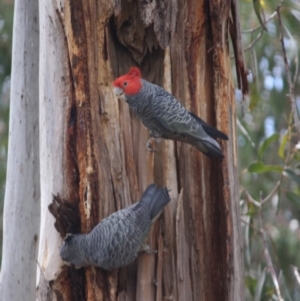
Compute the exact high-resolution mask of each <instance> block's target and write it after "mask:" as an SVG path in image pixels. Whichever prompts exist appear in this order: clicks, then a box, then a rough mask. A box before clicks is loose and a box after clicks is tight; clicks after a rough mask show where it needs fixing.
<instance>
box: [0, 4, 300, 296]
mask: <svg viewBox="0 0 300 301" xmlns="http://www.w3.org/2000/svg"><path fill="white" fill-rule="evenodd" d="M279 5H280V9H279V10H278V6H279ZM276 10H278V11H279V13H280V16H281V20H282V25H281V26H280V24H279V19H278V14H277V13H276ZM240 17H241V18H240V20H241V26H242V28H243V30H244V32H243V44H244V48H245V58H246V62H247V66H248V68H249V70H251V73H250V74H249V76H248V79H249V82H250V94H249V95H248V96H246V97H245V98H244V99H243V97H242V95H241V92H240V91H238V90H237V91H236V100H237V112H238V117H237V128H238V141H237V142H238V148H239V169H240V184H241V189H240V191H241V201H240V204H241V211H242V230H243V237H244V254H245V289H246V298H247V300H255V301H256V300H281V299H284V300H300V276H299V273H298V269H297V268H296V267H297V266H298V267H300V252H299V250H300V229H299V220H300V161H299V160H300V151H299V149H300V142H299V131H297V128H296V127H295V122H294V116H295V112H292V108H293V106H292V104H293V103H294V104H295V106H296V109H297V114H298V115H299V114H300V76H299V73H298V68H299V60H298V57H299V43H300V35H299V28H300V3H299V1H298V0H286V1H282V2H280V1H274V0H261V1H259V0H253V2H252V1H250V0H241V1H240ZM12 23H13V1H12V0H0V212H2V211H3V199H4V189H5V173H6V159H7V140H8V115H9V87H10V69H11V43H12ZM263 27H265V28H266V30H262V28H263ZM281 31H282V35H283V41H284V46H285V50H286V58H287V61H288V66H289V69H290V72H287V71H286V64H285V62H284V55H283V49H282V44H281V41H280V32H281ZM233 61H234V60H232V62H233ZM232 70H233V71H232V73H233V74H235V69H234V65H233V69H232ZM288 74H290V76H291V79H292V87H291V85H290V86H289V84H288V80H287V79H288ZM291 88H292V90H293V91H292V92H293V95H294V102H293V97H290V96H288V94H290V92H291ZM0 216H1V221H0V233H1V235H0V238H1V242H0V243H1V244H2V214H0ZM1 251H2V248H1V249H0V252H1ZM0 258H1V254H0ZM297 277H298V279H297Z"/></svg>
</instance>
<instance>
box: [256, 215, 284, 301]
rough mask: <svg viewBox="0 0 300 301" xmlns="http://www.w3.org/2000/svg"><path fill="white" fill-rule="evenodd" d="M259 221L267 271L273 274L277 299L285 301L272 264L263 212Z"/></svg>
mask: <svg viewBox="0 0 300 301" xmlns="http://www.w3.org/2000/svg"><path fill="white" fill-rule="evenodd" d="M259 221H260V233H261V237H262V240H263V245H264V256H265V259H266V262H267V266H268V267H267V270H268V272H269V273H270V274H271V277H272V281H273V284H274V286H275V289H276V292H277V297H278V300H279V301H283V298H282V296H281V292H280V286H279V282H278V277H277V275H276V271H275V268H274V265H273V262H272V258H271V255H270V253H269V249H268V241H267V237H266V232H265V230H264V229H263V222H262V212H261V211H260V212H259Z"/></svg>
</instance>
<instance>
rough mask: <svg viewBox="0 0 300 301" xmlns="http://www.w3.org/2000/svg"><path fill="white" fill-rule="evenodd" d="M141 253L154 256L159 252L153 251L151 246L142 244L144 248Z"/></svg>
mask: <svg viewBox="0 0 300 301" xmlns="http://www.w3.org/2000/svg"><path fill="white" fill-rule="evenodd" d="M140 252H145V253H147V254H154V253H157V250H152V249H151V247H150V246H149V245H147V244H142V246H141V248H140Z"/></svg>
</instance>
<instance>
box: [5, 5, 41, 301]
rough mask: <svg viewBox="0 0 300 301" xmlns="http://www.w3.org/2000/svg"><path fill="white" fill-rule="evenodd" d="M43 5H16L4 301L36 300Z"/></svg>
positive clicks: (6, 191)
mask: <svg viewBox="0 0 300 301" xmlns="http://www.w3.org/2000/svg"><path fill="white" fill-rule="evenodd" d="M38 19H39V17H38V1H29V0H25V1H23V0H17V1H15V13H14V28H13V61H12V76H11V97H10V99H11V102H10V122H9V145H8V162H7V177H6V190H5V201H4V225H3V226H4V231H3V232H4V237H3V257H2V267H1V276H0V299H1V300H8V301H10V300H34V299H35V291H36V290H35V288H36V259H37V245H38V237H39V223H40V180H39V178H40V177H39V146H38V143H39V122H38V109H39V105H38V66H39V57H38V53H39V33H38V30H39V23H38Z"/></svg>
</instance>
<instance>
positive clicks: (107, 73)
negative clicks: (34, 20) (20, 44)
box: [4, 0, 246, 301]
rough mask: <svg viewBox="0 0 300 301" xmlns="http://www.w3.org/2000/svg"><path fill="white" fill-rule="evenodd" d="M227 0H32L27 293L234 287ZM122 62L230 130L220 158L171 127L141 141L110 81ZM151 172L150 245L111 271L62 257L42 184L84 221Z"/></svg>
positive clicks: (118, 201)
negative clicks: (35, 237)
mask: <svg viewBox="0 0 300 301" xmlns="http://www.w3.org/2000/svg"><path fill="white" fill-rule="evenodd" d="M236 4H237V3H236V2H235V1H234V0H232V1H227V2H226V1H221V2H219V1H217V0H210V1H205V0H190V1H189V2H186V1H184V0H172V1H157V0H153V1H138V0H132V1H126V0H118V1H117V0H115V1H113V0H98V1H95V0H78V1H64V2H63V1H58V0H57V1H50V0H48V1H41V2H40V7H39V19H40V29H39V34H40V51H39V55H40V56H39V62H40V67H39V81H38V82H39V124H40V126H39V137H40V139H39V150H40V191H41V224H40V234H39V236H40V241H39V254H38V266H37V277H36V283H37V299H38V300H66V301H67V300H89V301H95V300H143V301H148V300H149V301H150V300H151V301H152V300H156V301H158V300H180V301H186V300H210V301H215V300H218V301H219V300H230V301H231V300H232V301H233V300H234V301H236V300H243V299H244V298H243V282H244V279H243V278H244V277H243V260H242V252H241V236H240V215H239V195H238V189H239V184H238V178H237V153H236V138H235V137H236V134H235V99H234V86H233V81H232V75H231V66H230V58H229V45H228V43H229V41H228V39H229V38H228V35H229V28H230V29H231V30H230V34H231V36H232V37H233V39H234V45H233V46H234V47H233V48H234V50H235V54H236V57H238V58H240V59H239V60H237V61H238V65H237V71H238V72H241V73H242V74H241V73H238V74H240V77H241V78H242V83H244V77H245V72H243V59H242V52H241V51H240V50H241V48H240V46H239V45H240V40H239V38H240V36H239V26H238V22H237V18H236V13H235V12H236V11H237V7H236ZM230 11H231V14H230ZM132 65H138V66H139V67H140V68H141V70H142V74H143V77H144V78H145V79H147V80H149V81H150V82H153V83H156V84H158V85H161V86H163V87H165V89H167V90H168V91H170V92H171V93H173V94H174V95H175V96H176V97H177V98H178V99H179V100H180V101H181V102H182V103H183V104H184V106H185V107H186V108H187V109H189V110H191V111H193V112H194V113H196V114H197V115H199V116H201V118H203V119H204V120H206V121H207V122H208V123H209V124H211V125H213V126H215V127H217V128H218V129H220V130H221V131H223V132H225V133H228V136H229V141H228V142H224V141H223V142H221V146H222V149H223V152H224V154H225V159H224V160H223V161H220V160H211V159H209V158H207V157H204V156H203V155H202V154H201V153H200V152H199V151H197V150H196V149H195V148H193V147H191V146H189V145H186V144H182V143H179V142H178V143H174V142H173V141H164V140H162V141H158V142H156V145H155V148H156V149H157V152H148V150H147V147H146V143H147V140H148V131H147V129H145V128H144V126H143V125H142V123H141V122H140V121H139V120H138V119H137V118H136V116H134V114H132V112H130V110H129V107H128V105H127V104H126V103H125V102H122V101H119V100H117V99H116V98H115V96H114V95H113V91H112V81H113V80H114V79H115V78H116V77H118V76H120V75H122V74H124V73H126V72H127V71H128V69H129V67H130V66H132ZM241 70H242V71H241ZM245 90H246V89H244V91H245ZM30 113H32V112H30ZM152 182H155V183H156V184H158V185H160V186H167V187H168V188H169V189H171V191H170V195H171V202H170V204H169V205H168V206H166V207H165V209H164V213H163V215H162V217H161V218H160V219H159V220H158V221H157V222H156V223H155V225H154V226H153V227H152V230H151V232H150V235H149V237H148V243H149V244H150V245H151V248H152V249H155V250H157V253H155V254H140V255H139V257H138V259H137V260H136V261H135V262H134V263H132V264H131V265H129V266H128V267H124V268H122V269H119V270H113V271H109V272H107V271H103V270H101V269H99V268H95V267H88V268H85V269H79V270H75V269H74V268H72V267H67V266H66V265H64V264H63V262H62V261H61V259H60V257H59V247H60V245H61V243H62V238H61V236H64V235H63V233H62V232H61V233H60V234H61V235H60V234H59V233H58V232H57V231H56V229H55V227H54V222H55V219H54V218H53V216H52V215H51V214H50V212H49V210H48V205H49V204H50V203H51V201H52V194H59V195H60V196H61V197H62V198H64V199H67V200H69V201H70V202H71V203H72V204H73V207H74V208H78V212H79V215H80V224H79V225H78V226H79V230H78V231H79V232H81V233H86V232H89V231H90V230H91V229H92V228H93V227H94V226H95V225H96V224H97V223H98V222H99V221H100V220H101V219H103V218H104V217H106V216H108V215H109V214H111V213H113V212H115V211H116V210H119V209H122V208H124V207H125V206H127V205H129V204H131V203H133V202H135V201H137V200H138V199H139V198H140V196H141V194H142V192H143V191H144V190H145V188H146V187H147V186H148V185H149V184H150V183H152ZM35 183H39V182H38V181H37V182H35ZM16 201H17V200H16ZM58 215H59V214H58ZM58 215H57V216H58ZM69 217H70V215H69ZM6 218H7V217H6ZM57 225H58V224H57V221H56V228H58V227H57ZM4 235H5V233H4ZM6 300H10V299H6ZM11 300H15V299H11ZM28 300H29V299H28Z"/></svg>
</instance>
